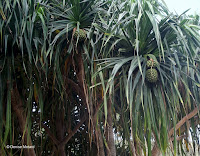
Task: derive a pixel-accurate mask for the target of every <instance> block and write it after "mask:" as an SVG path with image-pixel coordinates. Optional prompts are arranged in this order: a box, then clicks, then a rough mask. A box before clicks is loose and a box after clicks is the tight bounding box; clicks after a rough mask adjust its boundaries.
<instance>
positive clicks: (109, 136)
mask: <svg viewBox="0 0 200 156" xmlns="http://www.w3.org/2000/svg"><path fill="white" fill-rule="evenodd" d="M107 109H108V117H107V120H108V121H107V126H106V141H107V144H108V148H107V155H108V156H116V149H115V141H114V133H113V126H112V124H113V122H112V104H111V100H109V102H108V105H107Z"/></svg>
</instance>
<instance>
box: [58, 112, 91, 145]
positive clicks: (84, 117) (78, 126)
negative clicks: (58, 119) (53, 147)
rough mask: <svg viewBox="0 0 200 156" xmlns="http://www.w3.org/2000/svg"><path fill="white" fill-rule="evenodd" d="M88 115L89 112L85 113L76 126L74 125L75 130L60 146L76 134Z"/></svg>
mask: <svg viewBox="0 0 200 156" xmlns="http://www.w3.org/2000/svg"><path fill="white" fill-rule="evenodd" d="M87 117H88V114H85V115H84V116H83V118H82V120H81V121H80V122H79V123H78V124H77V125H76V127H74V129H73V131H72V132H71V133H70V134H68V135H67V136H66V137H65V138H64V139H63V140H62V141H61V142H60V143H59V145H58V146H62V145H65V144H67V142H68V141H69V140H70V139H71V138H72V137H73V136H74V134H76V132H77V130H78V129H79V128H80V127H81V125H82V124H83V123H84V122H85V121H86V119H87Z"/></svg>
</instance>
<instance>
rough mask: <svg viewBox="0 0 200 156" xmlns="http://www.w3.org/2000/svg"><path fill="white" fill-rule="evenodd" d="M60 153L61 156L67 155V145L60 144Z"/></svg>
mask: <svg viewBox="0 0 200 156" xmlns="http://www.w3.org/2000/svg"><path fill="white" fill-rule="evenodd" d="M58 155H59V156H66V152H65V145H62V146H58Z"/></svg>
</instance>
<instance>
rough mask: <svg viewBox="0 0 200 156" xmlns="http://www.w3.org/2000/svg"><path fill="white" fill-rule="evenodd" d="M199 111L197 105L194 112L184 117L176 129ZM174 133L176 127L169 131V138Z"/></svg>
mask: <svg viewBox="0 0 200 156" xmlns="http://www.w3.org/2000/svg"><path fill="white" fill-rule="evenodd" d="M198 111H199V108H198V107H196V108H195V109H194V110H193V111H192V112H190V113H189V114H188V115H186V116H185V117H184V118H182V119H181V120H180V121H179V122H178V123H177V124H176V127H175V130H177V129H179V128H180V127H181V126H182V125H183V124H184V123H185V122H186V121H188V120H189V119H191V118H192V117H194V116H195V115H196V114H197V113H198ZM173 134H174V128H171V130H170V131H169V138H170V137H171V136H172V135H173Z"/></svg>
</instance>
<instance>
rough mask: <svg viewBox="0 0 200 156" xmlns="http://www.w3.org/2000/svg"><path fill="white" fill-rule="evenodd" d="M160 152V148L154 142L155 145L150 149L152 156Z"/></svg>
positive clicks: (158, 154)
mask: <svg viewBox="0 0 200 156" xmlns="http://www.w3.org/2000/svg"><path fill="white" fill-rule="evenodd" d="M160 154H161V152H160V149H159V148H158V146H157V143H156V142H155V145H154V146H153V149H152V150H151V155H152V156H160Z"/></svg>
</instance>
